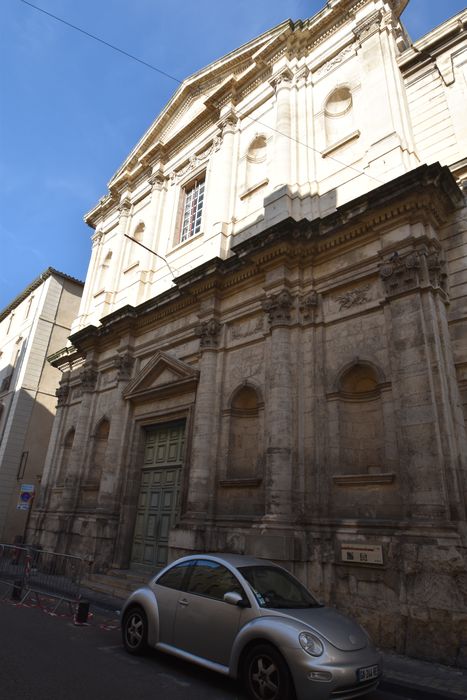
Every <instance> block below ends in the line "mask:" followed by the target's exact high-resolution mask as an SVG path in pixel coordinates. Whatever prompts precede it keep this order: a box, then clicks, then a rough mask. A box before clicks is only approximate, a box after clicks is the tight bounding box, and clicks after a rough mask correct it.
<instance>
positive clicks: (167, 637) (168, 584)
mask: <svg viewBox="0 0 467 700" xmlns="http://www.w3.org/2000/svg"><path fill="white" fill-rule="evenodd" d="M193 564H194V562H193V561H188V562H181V563H179V564H175V565H174V566H172V567H171V568H170V569H169V570H168V571H166V572H165V573H164V574H162V576H161V577H160V578H159V579H157V581H156V583H154V584H153V585H152V589H153V591H154V593H155V596H156V600H157V609H158V614H159V638H158V640H157V641H158V642H162V643H163V644H172V643H173V632H174V621H175V614H176V611H177V605H178V601H179V600H180V596H181V595H182V592H183V586H184V584H185V582H186V580H187V578H188V573H189V571H190V569H191V567H192V566H193Z"/></svg>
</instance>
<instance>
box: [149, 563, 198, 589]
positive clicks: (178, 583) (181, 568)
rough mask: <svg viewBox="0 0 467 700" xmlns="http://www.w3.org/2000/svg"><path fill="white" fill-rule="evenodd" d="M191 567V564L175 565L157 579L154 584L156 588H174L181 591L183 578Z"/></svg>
mask: <svg viewBox="0 0 467 700" xmlns="http://www.w3.org/2000/svg"><path fill="white" fill-rule="evenodd" d="M192 566H193V562H188V563H185V562H183V563H181V564H175V566H172V568H171V569H169V570H168V571H166V572H165V574H163V575H162V576H161V577H160V578H159V579H157V581H156V584H157V585H158V586H165V587H166V588H175V589H176V590H178V591H181V590H183V588H182V586H183V583H184V581H185V577H186V575H187V572H188V570H189V569H191V568H192Z"/></svg>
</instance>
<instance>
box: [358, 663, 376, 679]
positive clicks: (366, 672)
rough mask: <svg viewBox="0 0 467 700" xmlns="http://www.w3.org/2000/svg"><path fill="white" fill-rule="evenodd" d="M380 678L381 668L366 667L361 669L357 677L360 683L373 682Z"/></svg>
mask: <svg viewBox="0 0 467 700" xmlns="http://www.w3.org/2000/svg"><path fill="white" fill-rule="evenodd" d="M378 676H379V666H378V664H376V665H375V666H366V667H365V668H359V669H358V671H357V677H358V680H359V681H371V680H373V679H374V678H378Z"/></svg>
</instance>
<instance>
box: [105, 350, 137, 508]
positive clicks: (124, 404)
mask: <svg viewBox="0 0 467 700" xmlns="http://www.w3.org/2000/svg"><path fill="white" fill-rule="evenodd" d="M114 364H115V369H116V371H117V386H116V388H115V389H114V396H115V401H114V403H113V409H112V415H111V420H110V431H109V439H108V442H107V450H106V454H105V465H104V468H103V470H102V476H101V482H100V486H99V494H98V499H97V511H98V512H99V513H108V514H109V515H116V514H117V513H118V509H119V505H120V500H119V499H120V485H121V480H122V474H121V472H122V468H123V455H124V450H123V443H124V441H125V436H126V432H127V430H128V414H129V410H130V404H129V402H128V401H125V400H124V399H123V397H122V391H123V389H124V387H125V386H126V385H127V384H128V382H129V381H130V377H131V371H132V368H133V364H134V358H133V356H132V355H131V354H130V353H128V352H124V353H121V354H118V355H117V357H116V358H115V360H114Z"/></svg>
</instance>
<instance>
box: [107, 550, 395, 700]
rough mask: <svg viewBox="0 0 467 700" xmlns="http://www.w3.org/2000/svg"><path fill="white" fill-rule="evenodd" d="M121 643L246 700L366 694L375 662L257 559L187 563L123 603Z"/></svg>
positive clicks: (377, 669) (339, 619)
mask: <svg viewBox="0 0 467 700" xmlns="http://www.w3.org/2000/svg"><path fill="white" fill-rule="evenodd" d="M121 619H122V635H123V643H124V645H125V647H126V649H127V651H129V652H130V653H131V654H138V653H142V652H143V651H144V650H145V649H146V648H147V647H148V646H150V647H154V648H155V649H158V650H160V651H165V652H168V653H170V654H173V655H175V656H178V657H180V658H182V659H186V660H188V661H192V662H194V663H197V664H200V665H201V666H204V667H206V668H209V669H212V670H214V671H219V672H220V673H223V674H225V675H228V676H231V677H233V678H240V679H241V680H242V681H243V683H244V685H245V688H246V690H247V693H248V695H249V697H250V698H253V699H254V700H289V699H291V698H296V699H297V700H310V698H313V700H324V699H325V698H340V700H345V699H346V698H347V699H350V698H356V697H359V696H360V695H364V694H365V693H368V692H370V691H371V690H374V688H376V686H377V684H378V679H379V677H380V675H381V670H382V668H381V659H380V656H379V654H378V652H377V651H376V649H375V647H374V646H373V644H372V642H371V641H370V639H369V638H368V635H367V634H366V632H365V631H364V630H363V628H362V627H360V625H358V624H357V623H356V622H353V621H352V620H350V619H349V618H347V617H345V616H344V615H341V614H340V613H338V612H337V611H336V610H334V609H333V608H327V607H325V606H324V605H321V604H320V603H318V602H317V601H316V600H315V598H314V597H313V596H312V595H311V593H310V592H309V591H308V590H307V589H306V588H305V587H304V586H302V584H301V583H299V581H297V579H296V578H294V577H293V576H292V575H291V574H290V573H289V572H288V571H286V570H285V569H282V568H281V567H280V566H277V565H276V564H273V563H272V562H268V561H266V560H263V559H254V558H252V557H247V556H242V555H237V554H215V555H208V554H206V555H204V554H203V555H201V554H200V555H193V556H189V557H183V558H182V559H178V560H177V561H175V562H173V563H172V564H170V565H169V566H167V567H166V568H165V569H164V570H163V571H161V572H160V573H159V574H157V576H155V578H153V579H151V581H150V582H149V583H148V585H147V586H143V587H142V588H138V589H137V590H136V591H134V592H133V593H132V594H131V595H130V597H129V598H128V599H127V600H126V602H125V604H124V606H123V608H122V613H121Z"/></svg>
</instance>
